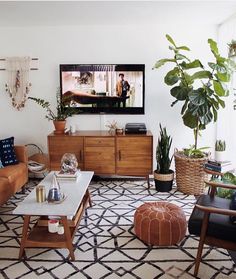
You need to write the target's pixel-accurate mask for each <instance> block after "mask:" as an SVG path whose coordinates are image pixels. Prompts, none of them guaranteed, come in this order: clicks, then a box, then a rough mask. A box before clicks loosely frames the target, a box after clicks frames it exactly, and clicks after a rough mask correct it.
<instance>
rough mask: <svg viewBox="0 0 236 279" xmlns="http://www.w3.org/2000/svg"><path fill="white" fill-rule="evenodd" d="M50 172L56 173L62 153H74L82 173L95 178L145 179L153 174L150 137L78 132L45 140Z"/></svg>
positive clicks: (51, 135) (151, 139)
mask: <svg viewBox="0 0 236 279" xmlns="http://www.w3.org/2000/svg"><path fill="white" fill-rule="evenodd" d="M48 152H49V160H50V169H51V170H59V169H60V163H61V158H62V156H63V155H64V154H65V153H74V154H75V155H76V157H77V160H78V163H79V168H80V169H81V170H92V171H94V172H95V174H97V175H128V176H145V177H148V176H149V174H151V173H152V162H153V137H152V134H151V132H150V131H148V132H147V134H127V135H125V134H122V135H115V134H111V133H109V132H107V131H79V132H76V133H74V134H70V135H67V134H63V135H58V134H57V135H56V134H54V133H52V134H50V135H49V136H48Z"/></svg>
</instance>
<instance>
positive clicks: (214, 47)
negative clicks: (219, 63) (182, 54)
mask: <svg viewBox="0 0 236 279" xmlns="http://www.w3.org/2000/svg"><path fill="white" fill-rule="evenodd" d="M208 44H209V45H210V48H211V51H212V53H213V54H214V56H215V57H216V58H218V57H219V50H218V47H217V43H216V42H215V41H214V40H212V39H208Z"/></svg>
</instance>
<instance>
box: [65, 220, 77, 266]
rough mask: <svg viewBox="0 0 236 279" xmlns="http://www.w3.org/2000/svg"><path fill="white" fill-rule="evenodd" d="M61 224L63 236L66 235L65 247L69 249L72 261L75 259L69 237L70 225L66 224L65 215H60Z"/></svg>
mask: <svg viewBox="0 0 236 279" xmlns="http://www.w3.org/2000/svg"><path fill="white" fill-rule="evenodd" d="M62 224H63V226H64V233H65V237H66V245H67V248H68V250H69V253H70V257H71V259H72V261H74V260H75V254H74V248H73V244H72V237H71V232H70V227H69V225H68V222H67V217H66V216H65V217H62Z"/></svg>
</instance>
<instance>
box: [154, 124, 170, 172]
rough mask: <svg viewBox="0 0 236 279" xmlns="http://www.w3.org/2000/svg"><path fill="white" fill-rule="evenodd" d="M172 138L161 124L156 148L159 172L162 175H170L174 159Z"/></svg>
mask: <svg viewBox="0 0 236 279" xmlns="http://www.w3.org/2000/svg"><path fill="white" fill-rule="evenodd" d="M171 144H172V138H171V136H169V135H168V134H167V131H166V128H165V127H164V128H162V126H161V124H160V136H159V137H158V144H157V148H156V160H157V171H158V172H159V173H161V174H168V173H169V170H170V165H171V161H172V158H173V156H172V157H170V148H171Z"/></svg>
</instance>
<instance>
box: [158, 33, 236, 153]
mask: <svg viewBox="0 0 236 279" xmlns="http://www.w3.org/2000/svg"><path fill="white" fill-rule="evenodd" d="M166 38H167V40H168V41H169V43H170V44H171V46H169V49H170V50H171V51H173V58H165V59H160V60H158V61H157V62H156V64H155V66H154V68H156V69H158V68H160V67H161V66H163V65H164V64H166V63H169V62H171V64H173V65H174V66H173V69H172V70H170V71H168V73H167V74H166V76H165V78H164V81H165V83H166V84H167V85H169V86H172V88H171V90H170V93H171V95H172V96H173V97H174V98H175V101H173V102H172V104H171V106H174V105H175V104H176V103H178V102H183V106H182V109H181V115H182V119H183V122H184V124H185V125H186V126H187V127H189V128H191V129H193V130H194V135H195V136H194V139H195V144H194V148H195V149H197V139H198V134H199V131H200V130H204V129H206V126H207V125H208V124H209V123H211V122H212V121H213V122H216V121H217V117H218V110H219V109H220V107H222V108H224V106H225V102H224V100H223V99H222V97H225V96H228V94H229V91H228V89H227V87H226V83H228V82H229V81H230V77H231V73H232V69H233V68H235V64H234V63H233V62H232V60H230V59H228V58H224V57H222V56H220V54H219V51H218V47H217V43H216V42H215V41H214V40H212V39H208V44H209V46H210V49H211V52H212V54H213V56H214V60H213V61H210V62H209V63H208V66H209V69H205V67H204V66H203V64H202V63H201V61H200V60H199V59H195V60H190V59H189V58H188V57H187V56H186V55H183V54H182V53H180V51H190V49H189V48H188V47H186V46H177V45H176V43H175V42H174V40H173V39H172V38H171V37H170V36H169V35H166Z"/></svg>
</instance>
